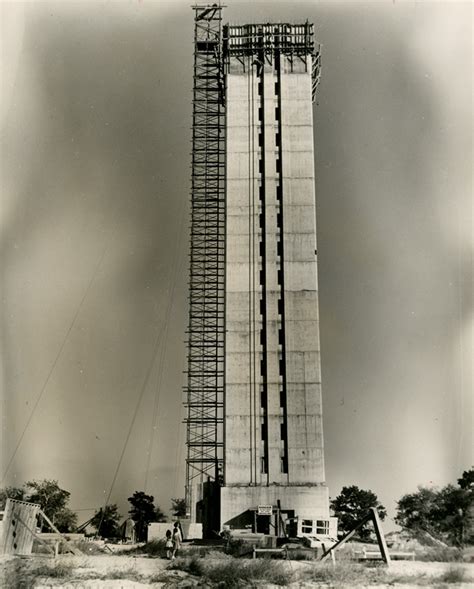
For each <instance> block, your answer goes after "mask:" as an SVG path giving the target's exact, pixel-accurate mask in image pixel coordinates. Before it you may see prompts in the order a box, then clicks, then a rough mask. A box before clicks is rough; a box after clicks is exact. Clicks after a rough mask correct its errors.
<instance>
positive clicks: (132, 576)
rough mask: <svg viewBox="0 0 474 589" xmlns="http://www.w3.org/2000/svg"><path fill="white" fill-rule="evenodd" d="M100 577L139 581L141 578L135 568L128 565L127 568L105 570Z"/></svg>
mask: <svg viewBox="0 0 474 589" xmlns="http://www.w3.org/2000/svg"><path fill="white" fill-rule="evenodd" d="M102 578H103V579H104V580H115V579H121V580H130V581H139V580H140V579H141V578H142V575H140V573H138V572H137V570H136V569H134V568H133V567H129V568H128V569H112V570H111V571H106V572H105V573H104V574H103V575H102Z"/></svg>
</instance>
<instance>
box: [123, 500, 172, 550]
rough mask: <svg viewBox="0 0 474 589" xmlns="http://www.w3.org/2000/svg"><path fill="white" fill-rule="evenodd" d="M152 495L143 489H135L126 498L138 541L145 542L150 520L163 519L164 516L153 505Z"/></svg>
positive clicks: (157, 520)
mask: <svg viewBox="0 0 474 589" xmlns="http://www.w3.org/2000/svg"><path fill="white" fill-rule="evenodd" d="M154 500H155V498H154V497H153V495H147V494H146V493H145V492H144V491H135V493H134V494H133V495H132V496H131V497H129V498H128V501H129V502H130V505H131V506H132V507H131V508H130V510H129V512H128V513H129V514H130V517H131V518H132V519H133V521H134V522H135V531H136V535H137V540H138V541H139V542H146V539H147V534H148V524H149V523H151V522H159V521H165V520H166V518H165V516H164V513H163V512H162V511H161V509H160V508H159V507H158V506H156V507H155V505H154Z"/></svg>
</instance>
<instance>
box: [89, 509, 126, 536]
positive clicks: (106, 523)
mask: <svg viewBox="0 0 474 589" xmlns="http://www.w3.org/2000/svg"><path fill="white" fill-rule="evenodd" d="M120 518H121V515H120V514H119V512H118V507H117V505H116V504H115V503H112V504H111V505H106V506H105V509H104V508H102V507H101V508H100V509H99V510H97V511H96V512H95V513H94V516H93V518H92V519H91V521H90V525H91V526H92V527H93V528H95V529H96V533H97V535H98V536H101V537H102V538H117V537H118V536H119V521H120Z"/></svg>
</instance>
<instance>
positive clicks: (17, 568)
mask: <svg viewBox="0 0 474 589" xmlns="http://www.w3.org/2000/svg"><path fill="white" fill-rule="evenodd" d="M211 560H212V559H211ZM206 562H207V563H208V564H209V560H208V559H206ZM210 564H212V562H211V563H210ZM169 565H170V563H169V561H167V560H165V559H161V558H150V557H144V556H131V555H127V554H124V555H94V556H72V555H71V556H70V555H60V556H58V557H56V558H51V557H45V556H31V557H0V586H1V587H2V588H3V589H30V587H31V588H32V589H33V588H35V589H52V588H53V587H54V588H55V589H147V588H149V589H152V588H153V589H156V588H159V587H164V588H167V589H168V588H172V587H180V588H181V587H197V586H199V587H211V585H208V584H204V583H203V581H202V579H200V578H199V577H194V576H192V575H189V574H188V573H185V572H183V571H180V570H169V569H168V567H169ZM283 566H284V567H285V568H286V569H289V570H290V571H291V572H292V573H293V576H292V578H293V582H292V583H290V584H289V585H287V586H288V587H290V589H296V588H310V587H326V588H329V587H341V588H347V589H349V587H350V588H351V589H356V588H357V589H362V588H365V587H369V585H365V584H360V579H358V582H356V583H354V582H352V581H350V580H347V579H344V581H341V580H339V581H338V580H332V581H325V582H319V581H318V582H316V581H308V580H307V579H305V573H306V572H308V571H309V570H310V569H311V567H313V568H314V567H315V566H324V565H320V564H319V563H315V562H311V561H284V562H283ZM326 566H327V565H326ZM345 566H346V567H347V565H345ZM453 566H455V567H456V569H457V571H458V572H459V570H461V569H462V570H463V571H464V573H463V578H462V582H450V583H449V585H448V584H445V583H443V584H440V583H439V582H438V581H437V579H439V577H440V575H442V574H443V573H445V572H447V571H449V570H451V569H452V567H453ZM46 567H48V568H46ZM51 568H52V569H53V570H55V571H59V572H60V573H61V575H60V576H59V577H58V576H57V577H55V576H53V577H45V576H43V575H41V574H40V575H37V574H36V572H35V571H39V572H43V573H44V572H45V571H48V570H49V569H51ZM25 571H26V572H25ZM28 571H29V573H28ZM390 574H391V575H393V576H395V577H397V576H399V577H400V578H401V579H403V581H401V582H400V583H398V582H395V583H394V582H393V581H392V582H390V584H378V585H374V584H370V589H374V588H375V589H383V588H388V587H396V588H397V589H408V588H412V587H420V586H423V587H435V588H438V587H440V588H441V587H442V588H444V587H448V586H449V587H456V588H457V589H468V588H471V587H472V586H473V584H474V564H470V563H456V564H455V565H453V564H452V563H440V562H420V561H395V562H393V563H392V565H391V567H390ZM28 575H29V576H28ZM108 577H111V578H108ZM407 577H413V578H414V579H415V578H417V579H418V581H415V582H414V583H410V582H409V579H407ZM420 578H422V583H421V584H420V581H419V579H420ZM430 579H433V582H431V581H430ZM224 587H225V585H224ZM258 587H267V588H270V587H276V585H270V584H268V583H265V582H262V581H259V582H258Z"/></svg>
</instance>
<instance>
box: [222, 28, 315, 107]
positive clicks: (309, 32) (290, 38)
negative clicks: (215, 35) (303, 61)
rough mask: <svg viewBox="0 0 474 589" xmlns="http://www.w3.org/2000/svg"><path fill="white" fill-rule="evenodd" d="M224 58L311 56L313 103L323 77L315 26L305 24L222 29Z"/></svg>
mask: <svg viewBox="0 0 474 589" xmlns="http://www.w3.org/2000/svg"><path fill="white" fill-rule="evenodd" d="M222 41H223V56H224V59H228V58H229V57H237V58H242V57H244V56H249V55H254V54H257V53H258V52H261V51H262V50H263V52H264V53H265V54H266V55H274V54H275V53H280V54H281V55H287V56H289V57H293V56H296V57H301V58H304V57H305V56H306V55H310V56H311V57H312V79H313V101H314V99H315V96H316V90H317V87H318V84H319V80H320V77H321V45H320V44H319V43H316V42H315V40H314V26H313V24H312V23H310V22H308V21H306V22H305V23H302V24H291V23H265V24H263V23H262V24H246V25H230V24H227V25H225V26H224V28H223V40H222Z"/></svg>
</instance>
